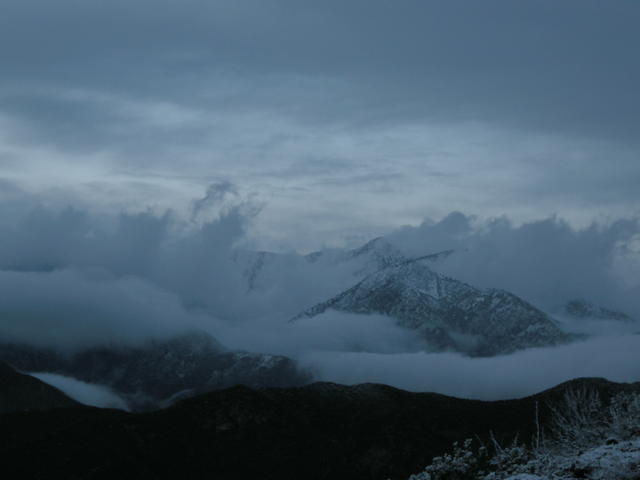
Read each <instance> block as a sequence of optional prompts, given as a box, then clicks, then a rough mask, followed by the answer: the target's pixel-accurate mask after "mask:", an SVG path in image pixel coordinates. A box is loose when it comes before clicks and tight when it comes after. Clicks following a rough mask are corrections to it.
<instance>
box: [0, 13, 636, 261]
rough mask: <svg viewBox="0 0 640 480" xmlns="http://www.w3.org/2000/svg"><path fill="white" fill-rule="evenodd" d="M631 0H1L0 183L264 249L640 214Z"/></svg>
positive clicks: (8, 190) (57, 201) (60, 202)
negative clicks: (209, 230)
mask: <svg viewBox="0 0 640 480" xmlns="http://www.w3.org/2000/svg"><path fill="white" fill-rule="evenodd" d="M639 22H640V4H639V3H638V2H636V1H633V0H616V1H612V2H603V1H595V0H566V1H562V2H558V1H557V0H539V1H525V2H513V1H509V0H486V1H483V2H473V1H461V0H446V1H445V0H431V1H418V0H406V1H403V2H389V1H383V0H366V1H364V0H351V1H349V2H343V1H340V2H339V1H335V0H326V1H323V2H311V1H299V0H296V1H293V0H271V1H268V2H265V1H259V0H211V1H203V0H180V1H178V0H162V1H158V0H154V1H151V0H136V1H123V0H111V1H108V2H107V1H98V0H84V1H79V0H58V1H56V2H50V1H46V0H3V1H2V3H1V5H0V65H1V69H2V70H1V75H0V195H5V196H6V195H8V194H13V193H15V192H24V193H26V194H28V195H29V196H31V198H37V199H38V200H37V203H39V204H46V205H56V206H59V207H61V208H62V207H64V206H66V205H74V206H80V207H82V208H88V209H91V210H92V211H96V212H102V213H114V212H115V213H118V212H121V211H127V212H142V211H145V210H147V209H149V208H151V209H156V210H158V211H164V210H165V209H172V210H174V211H175V212H178V214H181V215H183V216H185V217H187V216H189V215H190V214H191V213H192V207H193V201H194V200H193V199H194V198H201V197H203V195H204V194H205V192H206V191H207V188H208V186H209V185H211V184H215V185H227V186H228V188H227V189H226V190H225V193H224V195H227V196H229V197H232V198H236V199H242V201H243V202H244V203H245V204H246V205H252V208H254V209H255V211H256V212H258V211H259V214H257V213H256V215H255V218H254V219H253V221H252V222H251V225H250V228H249V235H250V236H251V237H252V238H253V239H254V240H253V241H254V243H255V244H256V245H257V246H259V247H261V248H270V249H275V250H287V249H295V250H299V251H311V250H314V249H317V248H320V247H322V246H327V245H345V244H356V243H358V242H361V241H363V240H366V239H369V238H371V237H373V236H375V235H378V234H380V233H386V232H389V231H391V230H393V229H396V228H398V227H401V226H403V225H413V226H418V225H420V224H421V222H423V220H424V219H425V218H433V219H436V220H437V219H441V218H444V217H445V216H446V215H447V214H448V213H449V212H451V211H456V210H458V211H462V212H464V213H465V214H474V215H479V216H482V217H484V218H494V217H499V216H502V215H507V216H508V217H509V218H510V219H512V220H513V221H515V222H521V223H522V222H526V221H529V220H532V219H537V218H547V217H550V216H552V215H554V214H556V215H559V216H560V217H562V218H563V219H565V220H566V221H568V222H570V223H571V224H572V225H575V226H584V225H588V224H589V223H590V222H591V221H593V220H594V219H599V220H603V219H604V220H606V219H612V218H613V219H615V218H618V217H629V216H634V215H637V214H638V213H639V207H638V205H640V189H638V188H637V184H638V180H640V160H639V154H640V136H639V135H638V130H639V129H640V91H639V89H638V88H637V85H638V84H640V60H639V59H638V55H637V51H636V50H637V45H638V44H640V31H639V30H638V28H637V25H638V23H639Z"/></svg>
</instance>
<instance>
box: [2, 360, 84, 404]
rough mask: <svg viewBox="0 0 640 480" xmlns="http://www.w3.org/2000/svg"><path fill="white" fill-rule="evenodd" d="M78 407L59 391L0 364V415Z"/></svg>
mask: <svg viewBox="0 0 640 480" xmlns="http://www.w3.org/2000/svg"><path fill="white" fill-rule="evenodd" d="M79 405H80V404H79V403H77V402H76V401H74V400H71V399H70V398H69V397H67V396H66V395H65V394H64V393H62V392H61V391H60V390H58V389H56V388H54V387H52V386H50V385H47V384H46V383H44V382H41V381H40V380H38V379H37V378H34V377H31V376H29V375H24V374H22V373H19V372H16V371H15V370H14V369H13V368H11V367H10V366H9V365H7V364H6V363H4V362H0V414H3V413H8V412H29V411H35V410H49V409H52V408H62V407H76V406H79Z"/></svg>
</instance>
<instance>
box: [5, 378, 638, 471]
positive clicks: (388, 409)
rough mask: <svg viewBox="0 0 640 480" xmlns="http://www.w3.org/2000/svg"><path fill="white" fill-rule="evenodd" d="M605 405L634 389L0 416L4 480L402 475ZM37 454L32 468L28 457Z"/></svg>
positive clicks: (284, 398) (380, 395) (329, 390)
mask: <svg viewBox="0 0 640 480" xmlns="http://www.w3.org/2000/svg"><path fill="white" fill-rule="evenodd" d="M581 389H595V390H597V391H598V392H599V394H600V395H601V397H602V398H603V399H605V398H609V397H610V396H611V395H612V394H614V393H617V392H621V391H639V390H640V384H638V383H636V384H633V385H629V384H615V383H611V382H607V381H606V380H602V379H581V380H575V381H572V382H568V383H566V384H563V385H560V386H558V387H555V388H553V389H550V390H547V391H545V392H542V393H539V394H537V395H534V396H531V397H526V398H523V399H518V400H507V401H497V402H482V401H477V400H464V399H459V398H452V397H447V396H444V395H438V394H433V393H410V392H406V391H402V390H397V389H394V388H391V387H386V386H383V385H371V384H367V385H357V386H351V387H348V386H340V385H335V384H328V383H320V384H312V385H308V386H304V387H298V388H270V389H257V390H256V389H250V388H247V387H234V388H230V389H227V390H222V391H216V392H211V393H207V394H204V395H201V396H197V397H193V398H191V399H188V400H185V401H181V402H178V403H177V404H175V405H174V406H172V407H170V408H168V409H165V410H160V411H155V412H147V413H137V414H135V413H134V414H131V413H126V412H122V411H115V410H100V409H94V408H88V407H85V408H75V409H59V410H54V411H50V412H32V413H28V414H9V415H0V431H2V435H1V436H0V458H2V459H3V461H2V467H1V468H2V474H3V475H4V476H5V477H6V478H74V479H112V478H136V479H164V478H167V479H174V478H215V479H220V480H225V479H239V478H260V479H264V480H276V479H277V480H289V479H295V480H299V479H305V480H320V479H328V478H329V479H334V478H335V479H341V478H345V479H347V478H348V479H350V480H385V479H389V478H391V479H394V480H397V479H403V480H404V479H406V478H408V476H409V475H410V474H411V473H414V472H417V471H420V470H422V469H423V468H424V466H425V465H427V464H429V463H430V461H431V459H432V458H433V457H434V456H435V455H441V454H443V453H444V452H447V451H449V450H450V449H451V445H452V443H453V442H455V441H462V440H464V439H465V438H470V437H472V438H479V439H481V440H482V441H484V442H486V443H487V444H488V445H491V440H490V432H492V435H493V437H494V438H495V439H496V440H497V441H499V442H501V443H502V445H505V444H509V443H510V442H511V440H513V438H514V436H516V434H519V438H520V439H521V440H522V441H525V442H526V441H528V440H529V439H531V438H532V435H533V434H534V431H535V428H536V424H535V423H534V421H533V420H534V418H536V416H535V415H536V411H538V412H539V415H538V418H539V419H540V422H541V425H542V426H543V427H544V426H545V422H546V421H547V418H548V415H549V408H548V406H549V405H550V404H553V403H554V402H556V401H558V400H559V399H561V398H562V397H563V394H564V393H565V392H566V391H568V390H573V391H580V390H581ZM34 459H37V461H34Z"/></svg>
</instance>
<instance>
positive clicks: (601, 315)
mask: <svg viewBox="0 0 640 480" xmlns="http://www.w3.org/2000/svg"><path fill="white" fill-rule="evenodd" d="M564 313H565V314H567V315H569V316H570V317H573V318H577V319H582V318H584V319H594V320H617V321H621V322H632V321H633V319H632V318H631V317H630V316H629V315H627V314H626V313H622V312H617V311H615V310H609V309H608V308H604V307H601V306H599V305H595V304H593V303H591V302H588V301H586V300H583V299H577V300H572V301H570V302H568V303H567V304H566V305H565V307H564Z"/></svg>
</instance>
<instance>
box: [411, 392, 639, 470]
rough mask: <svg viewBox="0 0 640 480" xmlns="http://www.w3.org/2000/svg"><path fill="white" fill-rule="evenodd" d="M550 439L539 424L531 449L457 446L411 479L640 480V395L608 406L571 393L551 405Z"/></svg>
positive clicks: (597, 397)
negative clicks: (577, 479)
mask: <svg viewBox="0 0 640 480" xmlns="http://www.w3.org/2000/svg"><path fill="white" fill-rule="evenodd" d="M549 410H550V412H551V415H550V420H549V422H548V430H549V436H548V437H547V436H546V435H545V432H544V431H543V430H542V428H541V427H540V426H539V423H538V416H537V408H536V417H535V418H536V425H537V427H539V428H537V429H536V435H535V438H534V439H533V440H532V441H531V442H530V444H529V445H527V444H525V443H519V442H518V440H517V438H516V439H515V440H514V441H513V443H512V444H511V445H509V446H507V447H503V446H501V445H500V443H499V442H498V441H497V440H495V438H494V437H493V435H491V439H492V443H493V446H492V453H490V449H489V448H487V447H486V446H485V445H483V444H482V442H479V443H480V444H479V445H478V446H474V443H475V442H474V441H472V440H471V439H467V440H466V441H465V442H463V443H462V444H458V443H454V445H453V449H452V452H451V453H447V454H445V455H442V456H438V457H435V458H434V459H433V461H432V463H431V464H430V465H428V466H427V467H426V468H425V469H424V471H422V472H420V473H418V474H415V475H412V476H411V477H410V480H505V479H514V480H515V479H516V478H517V479H521V480H524V479H527V478H528V479H558V480H561V479H573V478H587V479H603V480H604V479H616V480H623V479H629V480H632V479H634V480H635V479H640V394H639V393H629V392H625V393H619V394H617V395H615V396H614V397H613V398H611V400H610V401H609V402H608V403H607V402H604V401H603V400H602V398H601V396H600V395H599V393H598V392H597V391H595V390H590V389H578V390H567V391H566V392H565V394H564V396H563V399H562V401H561V402H558V403H555V404H551V405H549Z"/></svg>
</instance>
